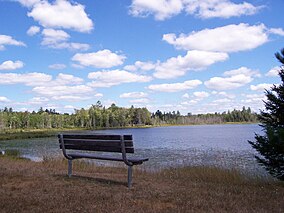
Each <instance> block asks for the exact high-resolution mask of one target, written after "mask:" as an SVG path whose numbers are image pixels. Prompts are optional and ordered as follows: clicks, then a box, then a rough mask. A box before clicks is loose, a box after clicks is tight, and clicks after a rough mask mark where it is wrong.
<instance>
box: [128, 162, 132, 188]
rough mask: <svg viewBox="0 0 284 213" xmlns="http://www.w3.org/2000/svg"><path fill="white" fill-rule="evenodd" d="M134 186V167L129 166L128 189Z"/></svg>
mask: <svg viewBox="0 0 284 213" xmlns="http://www.w3.org/2000/svg"><path fill="white" fill-rule="evenodd" d="M131 185H132V166H128V184H127V186H128V188H131Z"/></svg>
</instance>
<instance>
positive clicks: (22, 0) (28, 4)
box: [18, 0, 41, 7]
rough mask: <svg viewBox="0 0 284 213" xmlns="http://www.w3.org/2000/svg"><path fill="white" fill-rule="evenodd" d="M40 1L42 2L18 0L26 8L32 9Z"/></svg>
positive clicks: (37, 0)
mask: <svg viewBox="0 0 284 213" xmlns="http://www.w3.org/2000/svg"><path fill="white" fill-rule="evenodd" d="M40 1H41V0H18V2H20V3H21V4H22V5H23V6H25V7H32V6H34V5H35V4H37V3H39V2H40Z"/></svg>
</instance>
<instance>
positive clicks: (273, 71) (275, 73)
mask: <svg viewBox="0 0 284 213" xmlns="http://www.w3.org/2000/svg"><path fill="white" fill-rule="evenodd" d="M279 70H280V68H279V67H273V68H272V69H271V70H269V71H268V72H267V73H266V74H265V75H266V76H269V77H277V76H278V74H279Z"/></svg>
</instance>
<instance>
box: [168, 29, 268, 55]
mask: <svg viewBox="0 0 284 213" xmlns="http://www.w3.org/2000/svg"><path fill="white" fill-rule="evenodd" d="M163 40H164V41H166V42H168V43H169V44H172V45H174V46H175V47H176V48H177V49H184V50H204V51H217V52H238V51H244V50H251V49H254V48H256V47H258V46H260V45H262V44H264V43H266V42H268V32H267V29H266V27H265V26H264V24H259V25H253V26H250V25H248V24H244V23H240V24H238V25H235V24H231V25H227V26H223V27H218V28H214V29H204V30H201V31H198V32H192V33H190V34H188V35H186V34H180V35H179V36H178V37H177V36H176V35H175V34H173V33H171V34H165V35H163Z"/></svg>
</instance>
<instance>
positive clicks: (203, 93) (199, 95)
mask: <svg viewBox="0 0 284 213" xmlns="http://www.w3.org/2000/svg"><path fill="white" fill-rule="evenodd" d="M193 95H194V96H195V97H197V98H200V99H203V98H207V97H209V96H210V94H209V93H208V92H204V91H201V92H194V93H193Z"/></svg>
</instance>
